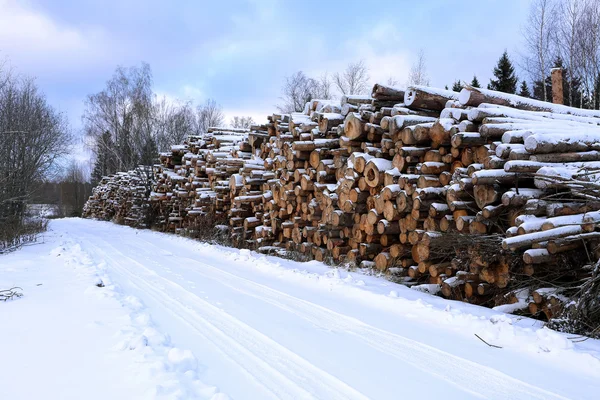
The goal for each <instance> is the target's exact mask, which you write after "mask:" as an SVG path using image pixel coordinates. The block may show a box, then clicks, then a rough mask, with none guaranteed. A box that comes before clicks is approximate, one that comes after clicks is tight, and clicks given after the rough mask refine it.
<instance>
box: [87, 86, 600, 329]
mask: <svg viewBox="0 0 600 400" xmlns="http://www.w3.org/2000/svg"><path fill="white" fill-rule="evenodd" d="M599 123H600V112H598V111H590V110H579V109H575V108H570V107H564V106H557V105H553V104H550V103H545V102H539V101H535V100H530V99H525V98H521V97H518V96H513V95H507V94H504V93H499V92H493V91H489V90H482V89H474V88H471V87H465V88H464V89H463V90H462V92H461V93H457V92H452V91H447V90H440V89H433V88H428V87H410V88H408V90H400V89H397V88H391V87H387V86H385V85H375V86H374V88H373V91H372V95H371V96H344V97H343V98H342V100H341V102H337V101H332V100H312V101H310V102H308V103H307V104H306V107H305V109H304V112H302V113H292V114H289V115H281V114H273V115H271V116H269V117H268V123H267V124H265V125H260V126H254V127H252V129H251V132H249V133H244V132H233V131H231V130H225V129H212V130H211V132H209V134H208V135H207V136H205V137H202V138H200V137H191V138H189V139H188V140H187V141H186V143H184V144H183V145H177V146H174V147H173V148H172V151H171V152H170V153H165V154H162V155H161V164H160V165H159V166H157V167H156V170H155V172H156V175H157V178H158V180H157V183H156V185H155V187H154V188H153V191H152V193H151V195H150V202H151V204H152V205H153V210H155V211H156V212H157V214H158V218H157V223H155V224H154V227H156V228H158V229H160V230H164V231H176V232H182V233H185V232H188V233H189V232H190V231H191V232H192V233H193V230H194V229H197V228H198V227H199V226H202V224H203V221H206V218H207V216H209V215H223V216H227V217H228V219H229V224H230V227H231V230H230V233H231V238H232V240H233V242H234V243H235V244H236V245H238V246H242V247H249V248H253V249H257V250H258V251H263V252H284V251H285V252H291V251H297V252H300V253H302V254H304V255H307V256H309V257H311V258H314V259H317V260H331V261H334V262H343V261H344V262H350V263H353V264H355V265H357V266H360V267H364V268H376V269H378V270H380V271H382V272H386V273H389V274H393V275H394V276H395V277H396V278H397V279H401V280H403V281H404V282H406V283H407V284H411V285H420V284H425V285H427V286H423V288H427V289H428V290H433V289H435V288H437V289H438V290H440V291H441V293H442V294H443V295H444V296H446V297H448V298H453V299H457V300H464V301H468V302H471V303H476V304H484V305H489V306H494V305H505V304H506V303H511V304H512V305H511V306H510V307H509V308H510V310H512V311H515V310H520V311H521V312H530V313H532V314H537V315H542V314H540V313H543V315H545V316H546V317H548V318H550V317H552V316H554V315H557V313H559V312H560V311H561V310H562V307H563V305H564V304H565V302H566V301H567V300H568V298H569V295H570V294H569V292H568V291H564V290H561V289H560V288H561V287H564V286H571V287H577V285H578V282H580V280H581V279H585V278H586V277H587V276H589V271H588V269H586V267H585V265H588V264H590V263H593V262H595V261H596V260H597V259H598V256H597V255H596V254H595V249H596V244H597V242H598V236H600V232H596V225H597V223H598V222H600V215H597V214H599V213H597V211H598V210H600V195H599V194H598V193H597V190H598V184H597V181H598V179H597V177H598V176H597V175H596V172H595V171H596V170H597V169H600V127H599V126H598V124H599ZM246 137H247V139H246ZM118 179H119V178H118V176H116V177H113V178H109V179H106V180H103V182H102V183H101V185H100V186H99V187H98V188H97V189H96V190H95V191H94V195H93V196H92V198H91V199H90V205H89V206H88V207H87V208H86V210H89V212H88V213H87V215H88V216H90V217H95V218H104V219H110V218H113V214H111V213H109V212H105V211H100V210H104V209H108V210H109V209H110V207H107V204H112V203H114V202H115V201H116V202H119V201H120V200H119V199H118V198H117V197H115V194H114V193H116V192H115V189H114V187H115V186H117V187H118V186H119V185H121V184H126V183H127V182H126V181H118ZM103 212H104V214H103ZM205 223H206V222H205ZM542 282H543V283H542ZM504 307H506V306H504Z"/></svg>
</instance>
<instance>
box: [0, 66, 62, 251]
mask: <svg viewBox="0 0 600 400" xmlns="http://www.w3.org/2000/svg"><path fill="white" fill-rule="evenodd" d="M70 143H71V134H70V129H69V125H68V122H67V118H66V116H65V115H64V114H62V113H60V112H58V111H56V110H55V109H54V108H53V107H52V106H51V105H50V104H48V102H47V101H46V98H45V96H44V94H43V93H41V92H40V90H39V89H38V87H37V85H36V83H35V81H34V79H32V78H30V77H27V76H23V75H19V74H16V73H13V72H12V71H11V70H10V69H9V67H8V65H7V64H6V63H4V64H0V253H1V252H3V251H5V250H6V249H8V248H12V247H15V246H18V245H19V244H21V243H22V241H23V239H24V238H31V237H32V235H35V232H37V231H38V230H39V229H41V228H42V227H41V225H40V223H39V221H31V220H27V219H26V211H27V210H26V209H27V204H28V203H29V201H30V200H31V198H32V196H33V194H34V193H35V192H36V189H37V188H38V184H39V182H43V181H46V180H48V178H49V177H50V176H52V174H53V173H55V171H56V163H57V161H58V160H59V159H60V158H61V157H62V156H64V155H65V154H66V153H67V151H68V148H69V145H70Z"/></svg>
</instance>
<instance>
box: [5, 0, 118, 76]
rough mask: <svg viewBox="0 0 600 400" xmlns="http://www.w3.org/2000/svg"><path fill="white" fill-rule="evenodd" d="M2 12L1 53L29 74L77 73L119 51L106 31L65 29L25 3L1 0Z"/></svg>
mask: <svg viewBox="0 0 600 400" xmlns="http://www.w3.org/2000/svg"><path fill="white" fill-rule="evenodd" d="M0 10H2V12H0V52H1V53H0V54H2V55H5V56H8V57H9V59H10V60H12V61H14V64H16V65H17V66H18V67H19V69H23V70H25V71H26V72H28V73H32V74H35V75H44V74H48V73H55V72H57V71H62V72H66V73H69V72H72V71H78V70H80V69H81V67H82V66H93V65H95V64H96V63H98V62H100V61H102V60H106V59H107V58H108V57H107V55H110V54H114V53H115V52H116V51H118V47H117V46H114V47H113V46H112V45H110V42H111V41H110V38H109V37H108V35H107V34H106V33H105V32H104V31H103V30H101V29H99V28H94V27H89V28H86V29H80V28H79V29H78V28H75V27H72V26H63V25H61V24H59V23H58V22H56V21H54V20H53V19H52V18H50V17H49V16H47V15H44V14H43V13H40V12H39V11H37V10H35V9H33V7H31V5H30V4H28V3H27V2H25V1H15V0H0ZM109 50H110V51H109Z"/></svg>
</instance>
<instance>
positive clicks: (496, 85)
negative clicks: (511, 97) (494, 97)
mask: <svg viewBox="0 0 600 400" xmlns="http://www.w3.org/2000/svg"><path fill="white" fill-rule="evenodd" d="M494 76H495V77H496V79H490V84H489V85H488V89H490V90H497V91H500V92H505V93H515V92H516V91H517V82H518V79H517V76H516V75H515V68H514V67H513V65H512V62H511V61H510V58H508V52H507V51H506V50H504V53H503V54H502V57H500V59H499V60H498V65H496V67H494Z"/></svg>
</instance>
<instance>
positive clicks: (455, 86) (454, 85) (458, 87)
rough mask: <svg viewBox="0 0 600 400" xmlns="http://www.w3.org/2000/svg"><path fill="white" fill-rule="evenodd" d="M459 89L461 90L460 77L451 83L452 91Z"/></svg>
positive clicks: (458, 90)
mask: <svg viewBox="0 0 600 400" xmlns="http://www.w3.org/2000/svg"><path fill="white" fill-rule="evenodd" d="M461 90H462V84H461V83H460V79H457V80H456V81H454V83H453V84H452V91H453V92H460V91H461Z"/></svg>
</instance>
